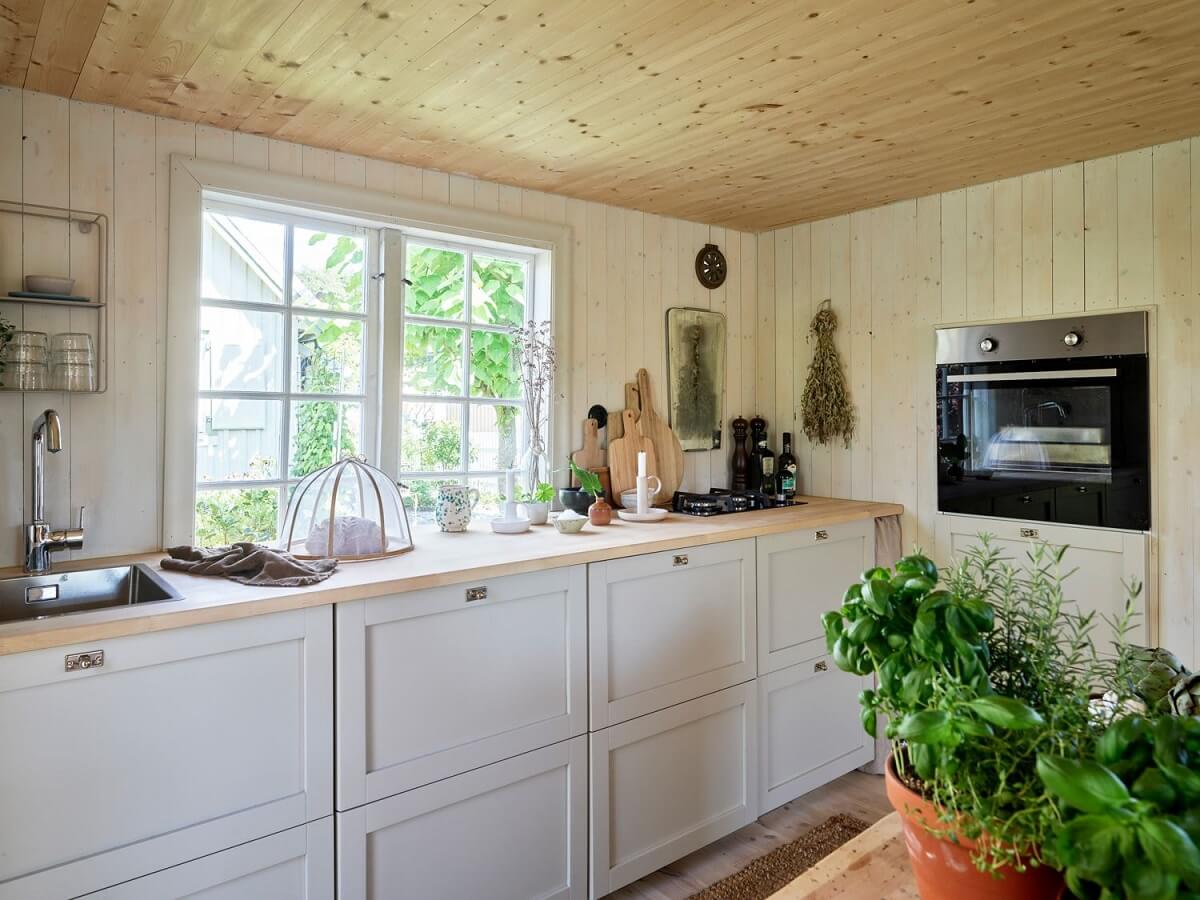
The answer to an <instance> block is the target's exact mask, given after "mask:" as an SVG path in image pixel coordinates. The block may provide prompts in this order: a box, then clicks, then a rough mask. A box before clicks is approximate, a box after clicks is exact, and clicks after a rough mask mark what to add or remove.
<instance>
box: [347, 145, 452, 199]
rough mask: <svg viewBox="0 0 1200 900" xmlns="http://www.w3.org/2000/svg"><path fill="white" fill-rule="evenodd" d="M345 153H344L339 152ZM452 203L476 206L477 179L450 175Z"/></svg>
mask: <svg viewBox="0 0 1200 900" xmlns="http://www.w3.org/2000/svg"><path fill="white" fill-rule="evenodd" d="M339 155H344V154H339ZM450 205H451V206H462V207H466V208H467V209H474V208H475V180H474V179H473V178H468V177H467V176H465V175H451V176H450Z"/></svg>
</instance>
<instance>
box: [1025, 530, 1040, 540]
mask: <svg viewBox="0 0 1200 900" xmlns="http://www.w3.org/2000/svg"><path fill="white" fill-rule="evenodd" d="M1038 535H1039V533H1038V530H1037V529H1036V528H1022V529H1021V537H1023V538H1036V537H1038Z"/></svg>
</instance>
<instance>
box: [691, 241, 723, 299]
mask: <svg viewBox="0 0 1200 900" xmlns="http://www.w3.org/2000/svg"><path fill="white" fill-rule="evenodd" d="M727 274H728V267H727V266H726V265H725V254H724V253H722V252H721V248H720V247H718V246H717V245H716V244H705V245H704V247H703V248H701V250H700V252H699V253H697V254H696V278H698V279H699V280H700V283H701V284H702V285H704V286H705V287H706V288H708V289H709V290H710V291H711V290H713V289H715V288H719V287H720V286H721V285H723V284H724V283H725V276H726V275H727Z"/></svg>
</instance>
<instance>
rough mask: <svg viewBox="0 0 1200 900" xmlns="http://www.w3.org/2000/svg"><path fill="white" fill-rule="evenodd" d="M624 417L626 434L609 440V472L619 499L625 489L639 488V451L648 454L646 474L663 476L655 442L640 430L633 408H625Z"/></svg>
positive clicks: (613, 489) (615, 493)
mask: <svg viewBox="0 0 1200 900" xmlns="http://www.w3.org/2000/svg"><path fill="white" fill-rule="evenodd" d="M623 418H624V421H623V423H622V425H623V427H624V429H625V434H624V436H623V437H619V438H617V439H616V440H615V441H609V442H608V472H609V476H610V477H611V479H612V492H613V496H614V497H616V498H617V499H618V500H620V498H621V494H622V493H623V492H624V491H631V490H636V489H637V473H638V453H639V452H644V453H645V454H646V474H647V475H658V477H659V478H660V479H661V478H662V475H660V474H659V471H658V461H657V457H656V456H655V453H654V442H653V441H652V440H650V439H649V438H648V437H646V436H645V435H643V434H642V433H641V431H639V430H638V424H637V420H636V419H635V418H634V415H633V410H632V409H627V410H625V411H624V412H623Z"/></svg>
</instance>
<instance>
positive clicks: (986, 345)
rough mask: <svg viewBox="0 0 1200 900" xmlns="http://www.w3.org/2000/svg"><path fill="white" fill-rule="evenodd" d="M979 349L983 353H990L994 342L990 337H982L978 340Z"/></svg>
mask: <svg viewBox="0 0 1200 900" xmlns="http://www.w3.org/2000/svg"><path fill="white" fill-rule="evenodd" d="M979 349H980V350H982V351H983V352H984V353H991V352H992V351H993V350H995V349H996V342H995V341H994V340H993V339H992V338H984V339H983V340H982V341H980V342H979Z"/></svg>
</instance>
